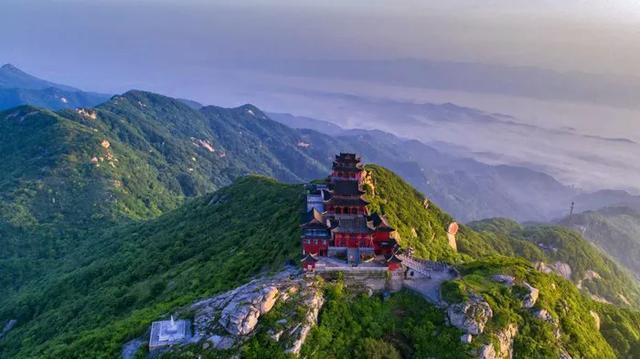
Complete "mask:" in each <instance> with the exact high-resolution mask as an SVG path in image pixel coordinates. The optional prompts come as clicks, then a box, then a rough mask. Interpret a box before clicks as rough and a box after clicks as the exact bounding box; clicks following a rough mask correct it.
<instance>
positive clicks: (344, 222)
mask: <svg viewBox="0 0 640 359" xmlns="http://www.w3.org/2000/svg"><path fill="white" fill-rule="evenodd" d="M364 177H365V170H364V167H363V165H362V163H361V160H360V157H358V156H356V155H355V154H353V153H340V154H339V155H337V156H336V157H335V160H334V162H333V166H332V172H331V175H330V176H329V177H328V179H327V184H326V185H313V186H311V188H310V189H309V193H308V195H307V209H308V210H309V212H308V213H307V218H306V220H305V223H304V224H303V225H302V229H303V234H302V251H303V255H304V258H303V266H304V267H305V268H306V269H312V268H315V264H316V262H317V261H318V260H319V259H320V258H319V257H331V258H333V259H335V260H342V261H346V262H347V263H348V264H350V265H353V266H357V265H359V264H360V263H361V262H363V261H367V262H371V261H377V262H379V263H383V264H385V265H388V266H389V268H390V269H391V268H392V267H393V268H394V269H395V268H396V267H397V266H398V259H397V258H396V257H395V256H394V255H393V252H394V249H395V247H396V241H395V239H394V237H393V234H394V233H395V229H394V228H392V227H391V226H390V225H389V224H388V223H387V221H386V219H385V218H384V217H383V216H382V215H380V214H377V213H373V214H370V213H369V209H368V208H367V205H368V204H369V202H367V200H366V199H365V198H364V195H365V191H364V190H363V189H362V181H363V179H364ZM320 200H321V202H322V205H319V202H320Z"/></svg>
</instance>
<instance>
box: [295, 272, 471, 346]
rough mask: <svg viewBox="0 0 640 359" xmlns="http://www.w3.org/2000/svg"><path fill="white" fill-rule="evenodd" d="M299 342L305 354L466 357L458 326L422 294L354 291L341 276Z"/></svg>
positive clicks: (328, 292)
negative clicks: (383, 294)
mask: <svg viewBox="0 0 640 359" xmlns="http://www.w3.org/2000/svg"><path fill="white" fill-rule="evenodd" d="M326 292H327V302H326V303H325V306H324V308H323V310H322V313H321V316H320V318H319V324H318V326H317V327H315V328H314V329H313V330H312V331H311V334H310V336H309V338H308V339H307V341H306V343H305V345H304V346H303V348H302V353H301V356H302V357H305V358H381V359H382V358H385V359H395V358H401V357H402V358H428V357H435V358H466V357H467V356H466V354H465V347H464V346H463V345H462V344H461V343H460V335H461V334H462V333H460V331H459V330H458V329H455V328H452V327H449V326H446V325H445V315H444V314H443V313H442V312H441V311H440V310H439V309H437V308H436V307H434V306H432V305H430V304H429V303H427V302H426V301H425V300H424V299H422V298H421V297H419V296H417V295H415V294H413V293H409V292H405V291H403V292H400V293H396V294H393V295H392V296H391V297H390V298H389V299H388V300H383V299H382V298H380V297H377V296H373V297H367V296H365V295H355V296H354V295H353V294H352V293H349V292H348V291H346V290H345V289H344V287H343V286H342V285H341V283H340V282H338V283H337V284H334V285H331V286H329V287H328V289H327V291H326Z"/></svg>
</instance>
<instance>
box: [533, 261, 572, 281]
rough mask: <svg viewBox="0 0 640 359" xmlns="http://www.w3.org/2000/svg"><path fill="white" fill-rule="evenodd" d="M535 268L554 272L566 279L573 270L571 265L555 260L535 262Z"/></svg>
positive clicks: (569, 277) (543, 271) (545, 271)
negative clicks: (547, 262)
mask: <svg viewBox="0 0 640 359" xmlns="http://www.w3.org/2000/svg"><path fill="white" fill-rule="evenodd" d="M535 268H536V269H537V270H538V271H540V272H542V273H547V274H549V273H555V274H558V275H560V276H562V277H564V278H565V279H568V280H571V274H572V272H573V271H572V269H571V266H570V265H569V264H567V263H564V262H555V263H553V264H546V263H544V262H536V263H535Z"/></svg>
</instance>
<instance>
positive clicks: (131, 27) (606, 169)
mask: <svg viewBox="0 0 640 359" xmlns="http://www.w3.org/2000/svg"><path fill="white" fill-rule="evenodd" d="M1 1H2V13H1V14H0V18H1V21H0V63H12V64H14V65H16V66H17V67H19V68H21V69H23V70H24V71H26V72H28V73H31V74H34V75H36V76H39V77H42V78H45V79H47V80H51V81H55V82H59V83H63V84H68V85H72V86H76V87H79V88H82V89H85V90H91V91H99V92H105V93H122V92H124V91H127V90H129V89H142V90H149V91H154V92H158V93H162V94H166V95H169V96H173V97H182V98H189V99H194V100H197V101H200V102H202V103H204V104H215V105H220V106H237V105H241V104H244V103H253V104H256V105H258V106H259V107H261V108H263V109H266V110H269V111H274V112H290V113H294V114H297V115H304V116H311V117H317V118H320V119H325V120H330V121H333V122H335V123H338V124H341V125H343V126H347V127H364V128H382V129H386V130H389V131H392V132H394V130H395V133H396V134H400V135H403V136H407V137H415V138H418V139H421V140H424V141H445V142H449V143H452V144H454V145H456V146H466V151H467V152H466V153H467V154H468V155H470V156H475V157H476V158H477V159H480V160H485V161H489V160H490V161H491V162H492V163H493V162H498V163H500V162H501V161H502V162H503V163H512V164H527V165H530V166H532V167H535V168H539V169H543V170H546V171H547V172H548V173H551V174H553V175H554V176H555V177H556V178H560V179H561V180H562V181H563V182H565V183H568V184H575V185H578V186H582V187H584V188H588V189H597V188H599V187H615V188H624V189H632V190H635V191H640V185H638V183H640V168H638V167H637V166H635V165H634V166H635V167H633V166H630V165H628V160H627V159H633V158H637V157H636V156H638V157H640V145H639V144H640V121H639V119H640V105H636V106H635V108H630V107H629V106H626V107H624V106H622V107H617V106H618V105H617V102H616V101H612V100H611V97H612V96H613V98H614V100H615V99H616V97H617V96H619V97H620V98H622V99H624V101H620V102H621V103H624V104H629V103H631V104H640V98H638V101H636V98H637V97H638V96H640V77H639V74H640V1H635V0H609V1H594V0H590V1H578V0H563V1H552V0H541V1H525V0H504V1H502V0H488V1H470V0H448V1H426V0H403V1H382V0H370V1H365V0H325V1H310V0H249V1H239V0H234V1H231V0H228V1H210V0H206V1H205V0H181V1H168V0H156V1H151V0H128V1H124V0H91V1H83V0H39V1H37V0H1ZM407 59H411V60H412V61H413V60H416V61H421V60H425V61H426V60H428V61H439V62H444V63H447V64H449V63H451V64H457V63H470V64H473V65H474V66H475V67H473V68H472V69H471V70H470V71H472V74H476V75H478V73H477V72H478V71H480V72H482V71H485V70H486V71H488V72H487V73H486V74H482V73H480V74H479V75H480V76H479V77H478V78H479V79H480V80H477V81H480V85H482V81H483V80H482V79H486V81H487V82H491V81H492V80H493V79H495V80H496V82H500V84H501V85H500V86H502V87H501V88H500V90H499V91H498V92H491V91H489V92H486V91H484V92H483V91H476V90H477V85H478V84H477V83H475V84H474V86H476V87H473V86H471V87H468V86H467V87H465V86H466V85H468V84H466V83H464V82H465V81H464V80H465V79H464V78H463V79H462V80H463V81H462V82H463V83H462V88H436V89H434V88H428V82H429V78H427V79H426V81H427V86H426V87H427V88H425V86H422V85H416V84H415V83H411V81H409V82H406V81H405V82H402V81H398V82H393V83H390V82H388V81H386V80H384V79H388V78H389V77H388V76H387V77H384V79H383V76H382V75H389V74H392V75H397V74H398V71H399V73H400V75H407V74H404V73H403V72H402V71H403V67H402V64H403V62H398V63H399V64H400V65H401V66H400V68H399V69H398V68H397V67H398V63H392V64H395V66H396V68H395V69H387V68H383V69H382V70H381V72H385V73H384V74H382V73H380V76H381V78H380V79H376V78H375V76H376V71H377V70H375V69H376V67H375V66H374V67H373V68H374V70H372V72H371V71H370V72H369V73H365V74H359V75H358V76H356V75H355V74H351V73H349V71H347V73H345V68H344V67H343V64H344V62H341V61H352V65H351V66H355V68H356V69H357V68H358V66H359V64H362V65H363V66H369V65H371V64H374V65H375V64H378V63H377V62H380V61H382V62H384V61H391V62H393V61H406V60H407ZM310 61H312V62H310ZM353 64H355V65H353ZM481 64H488V65H496V66H497V67H495V68H485V67H482V66H476V65H481ZM294 67H295V68H296V69H297V70H296V71H293V69H294ZM455 68H456V67H455V66H454V67H452V69H454V70H451V71H456V70H455ZM513 68H516V69H523V70H522V71H521V72H522V73H520V72H518V71H519V70H518V71H516V72H513V71H511V70H512V69H513ZM419 69H420V67H419V66H418V70H414V71H417V72H414V73H409V74H408V75H409V79H410V80H411V78H412V77H413V76H414V75H415V77H418V75H421V73H420V70H419ZM540 69H542V70H540ZM307 71H308V72H307ZM394 71H395V72H394ZM473 71H475V72H473ZM540 71H542V72H540ZM545 71H546V72H545ZM354 72H355V71H354ZM336 74H337V75H336ZM556 74H557V75H558V76H557V78H556V77H554V76H556ZM563 74H569V75H568V76H569V77H563ZM590 74H601V75H603V76H600V77H597V76H596V77H594V76H591V75H590ZM351 75H353V76H351ZM445 75H446V74H445ZM452 75H453V74H452ZM483 75H484V77H483ZM493 76H495V77H493ZM542 76H545V77H544V78H545V79H546V78H549V79H551V81H555V82H556V83H555V84H554V87H553V91H551V89H549V91H547V88H545V84H544V83H543V84H542V85H540V84H539V83H537V82H536V81H535V80H537V79H538V78H540V77H542ZM574 77H578V78H579V81H578V82H571V81H569V80H572V79H573V78H574ZM498 79H499V80H500V81H497V80H498ZM445 80H446V76H445ZM477 81H476V82H477ZM545 81H546V80H545ZM512 82H513V84H515V85H514V86H515V87H511V85H512ZM567 84H581V85H575V86H574V87H571V85H567ZM612 84H613V85H612ZM564 85H566V86H564ZM518 86H520V87H522V86H525V87H526V86H530V87H531V88H529V89H527V90H526V91H523V92H520V93H518V94H515V93H509V91H510V89H512V88H513V89H520V88H519V87H518ZM563 86H564V87H563ZM445 87H446V86H445ZM480 87H482V86H480ZM550 87H551V86H550ZM599 88H602V89H605V90H604V92H605V94H608V95H611V94H613V95H612V96H609V98H607V99H603V98H602V97H603V94H602V92H601V93H598V91H597V89H599ZM609 89H611V91H609ZM592 90H593V91H592ZM590 91H591V92H590ZM545 94H547V95H551V96H544V95H545ZM556 94H557V98H555V96H556ZM563 94H565V95H566V96H565V95H563ZM343 95H351V96H355V97H353V98H352V100H350V101H347V100H344V99H345V98H348V97H341V96H343ZM574 95H575V96H574ZM336 98H341V99H342V100H341V101H336V100H328V99H336ZM372 98H373V99H377V101H379V102H384V101H387V102H385V103H392V102H393V103H395V104H394V105H393V106H394V108H402V109H406V111H409V112H410V111H411V109H412V104H415V103H426V102H432V103H445V102H453V103H455V104H457V105H460V106H468V107H472V108H477V109H480V110H482V111H486V112H487V113H496V112H497V113H504V114H507V115H509V116H513V119H514V121H516V122H518V123H520V124H522V125H527V126H535V127H536V128H539V131H536V133H537V135H536V136H537V137H535V138H533V137H534V136H532V135H531V134H530V133H527V132H526V131H519V132H515V131H512V130H511V129H508V128H503V127H499V128H493V127H482V126H481V125H478V124H477V123H474V126H476V127H465V128H466V130H467V131H468V132H469V133H474V134H476V137H474V138H473V139H471V140H470V139H467V138H465V137H463V136H459V135H457V134H456V132H457V133H460V132H461V131H464V128H460V127H456V126H460V124H455V126H454V124H446V125H445V126H444V127H438V126H441V125H442V124H438V123H429V125H425V123H426V122H424V121H423V122H421V123H422V124H421V125H417V124H414V125H412V126H407V127H404V128H397V127H394V126H395V123H394V121H395V120H396V119H397V118H398V117H406V118H409V117H410V113H405V112H402V113H392V112H390V111H386V110H387V108H380V107H379V106H372V105H371V103H372V102H371V101H370V99H372ZM576 99H578V100H576ZM589 99H593V100H594V102H593V103H590V102H589ZM389 101H391V102H389ZM390 106H391V105H390ZM631 107H633V106H631ZM403 111H404V110H403ZM385 113H386V114H387V115H386V116H384V115H382V114H385ZM477 126H480V127H477ZM421 129H423V130H422V131H421ZM567 129H571V131H573V132H574V134H573V135H572V136H569V135H567V134H564V135H558V133H560V132H562V131H566V130H567ZM558 131H560V132H558ZM549 133H554V134H556V135H554V136H564V137H549V135H548V134H549ZM434 134H438V136H440V137H439V138H434ZM480 134H482V135H480ZM597 137H606V138H623V139H626V140H628V141H627V142H625V144H622V145H620V144H615V145H613V144H611V143H607V142H606V141H604V142H603V141H600V140H598V141H596V140H595V138H597ZM560 139H562V140H560ZM587 139H588V140H587ZM601 149H602V150H601ZM492 151H493V152H492ZM594 151H597V154H598V156H595V154H596V153H595V152H594ZM625 162H627V163H625ZM578 164H579V165H578Z"/></svg>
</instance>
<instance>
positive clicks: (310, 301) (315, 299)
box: [287, 286, 324, 355]
mask: <svg viewBox="0 0 640 359" xmlns="http://www.w3.org/2000/svg"><path fill="white" fill-rule="evenodd" d="M305 292H306V295H305V298H306V299H305V300H304V305H305V307H306V308H307V313H306V315H305V317H304V320H303V321H302V323H300V327H299V328H297V329H295V330H294V331H293V337H294V338H295V339H294V341H293V345H292V346H291V347H290V348H288V349H287V352H288V353H292V354H294V355H298V354H299V353H300V349H302V345H303V344H304V341H305V340H306V339H307V335H309V332H310V331H311V329H312V328H313V327H314V326H315V325H316V324H317V322H318V314H319V313H320V308H322V305H323V304H324V297H323V295H322V290H320V289H319V288H317V287H315V286H307V287H306V288H305V290H304V291H303V294H304V293H305Z"/></svg>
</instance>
